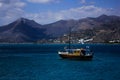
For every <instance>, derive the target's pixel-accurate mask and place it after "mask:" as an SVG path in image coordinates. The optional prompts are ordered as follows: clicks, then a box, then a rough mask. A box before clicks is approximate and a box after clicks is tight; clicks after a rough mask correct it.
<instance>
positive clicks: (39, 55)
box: [0, 44, 120, 80]
mask: <svg viewBox="0 0 120 80" xmlns="http://www.w3.org/2000/svg"><path fill="white" fill-rule="evenodd" d="M65 46H68V45H67V44H0V80H120V45H119V44H84V45H81V44H74V45H72V46H71V47H73V48H81V47H83V48H85V47H86V46H89V47H90V49H91V50H92V51H93V52H94V57H93V60H92V61H79V60H66V59H61V58H60V57H59V56H58V54H57V51H59V50H63V49H64V47H65Z"/></svg>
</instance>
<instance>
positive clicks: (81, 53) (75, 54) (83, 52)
mask: <svg viewBox="0 0 120 80" xmlns="http://www.w3.org/2000/svg"><path fill="white" fill-rule="evenodd" d="M58 54H59V56H60V57H61V58H63V59H79V60H92V58H93V52H92V51H91V50H90V48H89V46H86V48H79V49H72V48H71V28H70V34H69V48H68V49H66V48H65V50H64V51H58Z"/></svg>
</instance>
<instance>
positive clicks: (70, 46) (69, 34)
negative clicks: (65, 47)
mask: <svg viewBox="0 0 120 80" xmlns="http://www.w3.org/2000/svg"><path fill="white" fill-rule="evenodd" d="M69 49H71V27H69Z"/></svg>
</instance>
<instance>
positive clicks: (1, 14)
mask: <svg viewBox="0 0 120 80" xmlns="http://www.w3.org/2000/svg"><path fill="white" fill-rule="evenodd" d="M25 5H26V4H25V3H24V2H21V1H20V0H0V19H1V21H0V24H1V25H4V24H7V23H9V22H11V21H14V20H15V19H17V18H19V17H21V16H22V14H23V13H24V11H23V9H22V8H23V7H24V6H25Z"/></svg>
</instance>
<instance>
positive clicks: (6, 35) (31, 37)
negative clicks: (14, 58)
mask: <svg viewBox="0 0 120 80" xmlns="http://www.w3.org/2000/svg"><path fill="white" fill-rule="evenodd" d="M70 28H71V31H72V32H74V33H77V34H78V35H77V37H79V38H83V39H84V38H93V41H92V42H108V41H112V40H120V17H119V16H107V15H101V16H99V17H96V18H90V17H88V18H84V19H79V20H60V21H57V22H54V23H51V24H46V25H41V24H38V23H36V22H35V21H33V20H29V19H25V18H20V19H18V20H16V21H14V22H12V23H10V24H8V25H5V26H1V27H0V42H1V43H2V42H7V43H25V42H36V41H38V40H42V39H46V40H47V39H51V38H53V39H55V38H59V37H61V36H63V35H64V34H68V33H69V29H70Z"/></svg>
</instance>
